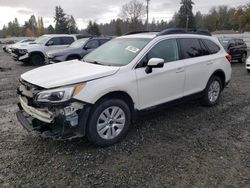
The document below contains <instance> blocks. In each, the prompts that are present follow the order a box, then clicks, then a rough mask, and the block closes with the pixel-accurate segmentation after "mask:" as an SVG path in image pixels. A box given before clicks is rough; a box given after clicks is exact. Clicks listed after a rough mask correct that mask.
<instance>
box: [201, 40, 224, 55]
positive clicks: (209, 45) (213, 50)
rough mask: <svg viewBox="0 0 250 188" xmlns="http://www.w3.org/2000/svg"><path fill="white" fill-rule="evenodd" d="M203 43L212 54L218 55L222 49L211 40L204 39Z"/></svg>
mask: <svg viewBox="0 0 250 188" xmlns="http://www.w3.org/2000/svg"><path fill="white" fill-rule="evenodd" d="M202 41H203V42H204V44H205V45H206V46H207V48H208V49H209V51H210V54H216V53H218V52H219V51H220V47H219V46H218V45H217V44H215V43H214V42H212V41H211V40H207V39H203V40H202Z"/></svg>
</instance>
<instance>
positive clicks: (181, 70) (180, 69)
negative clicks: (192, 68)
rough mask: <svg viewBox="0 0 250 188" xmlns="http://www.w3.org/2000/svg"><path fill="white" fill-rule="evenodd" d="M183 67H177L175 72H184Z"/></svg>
mask: <svg viewBox="0 0 250 188" xmlns="http://www.w3.org/2000/svg"><path fill="white" fill-rule="evenodd" d="M184 70H185V69H184V68H183V67H181V68H178V69H177V70H176V73H181V72H184Z"/></svg>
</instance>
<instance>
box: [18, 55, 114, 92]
mask: <svg viewBox="0 0 250 188" xmlns="http://www.w3.org/2000/svg"><path fill="white" fill-rule="evenodd" d="M118 70H119V67H111V66H103V65H96V64H91V63H86V62H82V61H79V60H72V61H67V62H63V63H58V64H52V65H47V66H43V67H40V68H37V69H34V70H31V71H29V72H26V73H24V74H22V75H21V79H23V80H25V81H27V82H29V83H31V84H34V85H37V86H40V87H43V88H46V89H50V88H56V87H61V86H67V85H71V84H76V83H82V82H87V81H90V80H94V79H98V78H101V77H106V76H110V75H113V74H115V73H116V72H117V71H118Z"/></svg>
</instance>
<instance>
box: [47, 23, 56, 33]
mask: <svg viewBox="0 0 250 188" xmlns="http://www.w3.org/2000/svg"><path fill="white" fill-rule="evenodd" d="M47 33H48V34H54V33H55V29H54V27H53V26H52V25H49V27H48V28H47Z"/></svg>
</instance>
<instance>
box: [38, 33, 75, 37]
mask: <svg viewBox="0 0 250 188" xmlns="http://www.w3.org/2000/svg"><path fill="white" fill-rule="evenodd" d="M43 36H47V37H75V35H69V34H49V35H48V34H46V35H43Z"/></svg>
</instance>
